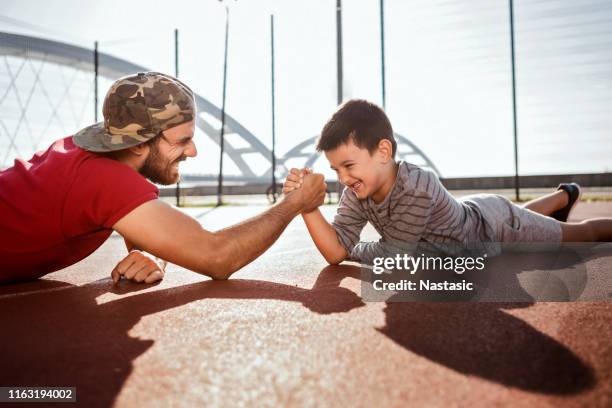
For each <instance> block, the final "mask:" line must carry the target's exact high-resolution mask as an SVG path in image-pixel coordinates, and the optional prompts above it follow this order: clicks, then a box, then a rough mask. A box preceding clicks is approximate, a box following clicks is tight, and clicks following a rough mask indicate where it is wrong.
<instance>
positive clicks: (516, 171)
mask: <svg viewBox="0 0 612 408" xmlns="http://www.w3.org/2000/svg"><path fill="white" fill-rule="evenodd" d="M508 6H509V8H510V61H511V65H512V124H513V131H514V193H515V196H516V201H519V200H520V192H519V190H520V186H519V167H518V130H517V119H516V75H515V70H514V3H513V1H512V0H509V1H508Z"/></svg>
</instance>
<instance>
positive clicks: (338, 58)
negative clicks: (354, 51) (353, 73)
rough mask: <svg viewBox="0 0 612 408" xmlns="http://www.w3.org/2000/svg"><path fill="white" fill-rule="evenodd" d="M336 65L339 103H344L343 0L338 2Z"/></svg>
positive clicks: (337, 0)
mask: <svg viewBox="0 0 612 408" xmlns="http://www.w3.org/2000/svg"><path fill="white" fill-rule="evenodd" d="M336 64H337V73H336V74H337V83H338V89H337V102H338V105H340V104H341V103H342V93H343V91H342V81H343V80H344V78H343V72H342V0H336Z"/></svg>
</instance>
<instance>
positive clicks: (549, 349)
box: [0, 265, 595, 406]
mask: <svg viewBox="0 0 612 408" xmlns="http://www.w3.org/2000/svg"><path fill="white" fill-rule="evenodd" d="M346 277H353V278H356V279H359V278H360V271H359V268H358V267H355V266H347V265H342V266H330V267H327V268H325V269H323V270H322V271H321V273H320V274H319V276H318V278H317V281H316V283H315V285H314V286H313V288H312V289H304V288H299V287H296V286H290V285H284V284H278V283H271V282H265V281H257V280H229V281H225V282H213V281H204V282H201V283H197V284H191V285H186V286H182V287H176V288H171V289H164V290H157V291H151V292H147V293H140V294H138V293H137V294H134V293H131V294H130V296H125V297H122V298H119V299H117V300H112V301H108V302H106V303H103V304H101V305H98V304H97V303H96V300H95V299H96V298H97V297H98V296H100V295H102V294H104V293H107V292H108V291H109V290H111V291H113V292H114V293H116V294H128V293H130V292H134V291H138V290H141V289H142V288H144V287H150V286H143V285H138V284H134V283H129V282H122V283H121V284H120V285H119V287H116V288H115V287H112V286H111V284H110V281H109V280H108V279H105V280H102V281H97V282H93V283H91V284H88V285H85V286H80V287H76V286H71V285H69V284H67V283H64V282H48V283H45V282H44V281H41V282H39V285H38V286H37V288H38V289H40V288H41V287H44V288H47V289H53V290H52V291H50V292H46V293H38V294H36V296H35V297H34V296H33V295H31V294H27V293H25V292H28V291H29V290H30V289H32V288H33V287H35V286H36V285H34V284H21V285H11V286H2V287H1V289H2V293H4V294H6V293H9V292H10V290H11V288H13V289H14V291H13V293H21V295H16V296H8V297H7V296H6V295H5V296H4V297H3V298H1V299H0V324H1V325H2V331H1V334H0V361H1V362H2V366H1V368H0V384H1V385H5V386H8V385H10V386H33V385H44V386H76V387H77V399H78V402H79V404H80V405H85V406H110V405H112V404H113V402H114V401H115V399H116V397H117V395H118V394H119V392H120V390H121V388H122V386H123V384H124V383H125V381H126V379H127V378H128V376H129V375H130V373H131V372H132V369H133V361H134V360H135V359H136V358H137V357H139V356H140V355H142V354H143V353H145V351H147V350H148V349H149V348H150V347H151V346H152V345H153V343H154V341H152V340H142V339H138V338H133V337H130V335H129V334H128V333H129V331H130V330H131V329H132V328H133V327H134V326H135V325H136V324H137V323H138V321H139V320H140V319H141V318H142V317H143V316H146V315H150V314H154V313H158V312H161V311H164V310H168V309H171V308H176V307H180V306H182V305H186V304H189V303H191V302H196V301H201V300H205V299H212V298H219V299H275V300H284V301H290V302H298V303H301V304H302V305H303V306H304V307H306V308H308V309H309V310H311V311H313V312H314V313H317V314H330V313H345V312H349V311H351V310H353V309H356V308H359V307H363V306H364V305H365V304H364V303H363V302H362V300H361V299H360V298H359V296H357V295H356V294H355V293H354V292H352V291H351V290H349V289H346V288H342V287H340V286H339V284H340V282H341V281H342V279H344V278H346ZM23 285H31V286H27V287H26V288H25V289H24V286H23ZM514 306H515V305H510V304H495V303H418V302H410V303H395V302H388V303H387V305H386V308H385V313H386V325H385V326H384V327H382V328H380V329H378V330H379V331H380V332H381V333H383V334H384V335H386V336H387V337H388V338H389V339H391V340H392V341H394V342H395V343H397V344H399V345H400V346H402V347H403V348H405V349H406V350H408V351H410V352H412V353H416V354H418V355H421V356H423V357H426V358H427V359H429V360H431V361H433V362H436V363H438V364H442V365H444V366H446V367H449V368H451V369H453V370H456V371H458V372H460V373H464V374H467V375H475V376H478V377H481V378H484V379H487V380H490V381H494V382H498V383H501V384H504V385H507V386H511V387H517V388H521V389H524V390H529V391H535V392H542V393H550V394H573V393H578V392H581V391H583V390H586V389H588V388H590V387H593V386H594V384H595V379H594V375H593V370H592V369H591V368H590V367H589V366H588V365H586V364H585V363H584V362H582V361H581V360H580V358H578V357H577V356H576V355H575V354H574V353H573V352H572V351H571V350H569V349H568V348H566V347H565V346H563V345H562V344H560V343H559V342H557V341H556V340H554V339H553V338H551V337H549V336H547V335H545V334H543V333H540V332H539V331H537V330H536V329H534V328H533V327H531V326H530V325H528V324H527V323H525V322H524V321H522V320H520V319H518V318H516V317H513V316H512V315H510V314H508V313H506V312H504V310H503V309H504V308H508V307H514ZM520 306H525V304H521V305H520ZM358 352H359V351H358V350H355V353H358Z"/></svg>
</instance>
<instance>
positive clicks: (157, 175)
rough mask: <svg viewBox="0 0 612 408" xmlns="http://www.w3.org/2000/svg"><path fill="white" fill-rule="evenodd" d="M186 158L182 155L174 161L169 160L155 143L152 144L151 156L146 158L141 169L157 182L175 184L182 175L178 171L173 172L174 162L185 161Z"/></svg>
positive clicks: (142, 172)
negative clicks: (165, 158) (164, 157)
mask: <svg viewBox="0 0 612 408" xmlns="http://www.w3.org/2000/svg"><path fill="white" fill-rule="evenodd" d="M185 158H186V157H185V156H181V157H179V158H178V159H176V160H174V161H172V162H168V161H167V160H164V159H163V157H162V156H161V154H160V153H159V149H158V148H157V143H153V144H152V145H151V150H150V152H149V156H148V157H147V159H146V160H145V162H144V164H143V166H142V168H141V169H140V174H142V175H143V176H145V177H146V178H148V179H149V180H151V181H152V182H153V183H155V184H161V185H163V186H167V185H170V184H175V183H177V182H178V181H179V180H180V178H181V177H180V174H179V173H178V172H177V173H174V172H173V164H174V163H177V162H180V161H183V160H185Z"/></svg>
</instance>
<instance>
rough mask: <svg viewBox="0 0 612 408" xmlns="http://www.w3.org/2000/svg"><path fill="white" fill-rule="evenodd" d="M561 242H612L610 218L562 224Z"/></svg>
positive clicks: (611, 221)
mask: <svg viewBox="0 0 612 408" xmlns="http://www.w3.org/2000/svg"><path fill="white" fill-rule="evenodd" d="M561 231H562V233H563V238H562V239H563V242H612V218H591V219H589V220H585V221H582V222H562V223H561Z"/></svg>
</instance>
